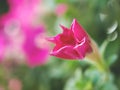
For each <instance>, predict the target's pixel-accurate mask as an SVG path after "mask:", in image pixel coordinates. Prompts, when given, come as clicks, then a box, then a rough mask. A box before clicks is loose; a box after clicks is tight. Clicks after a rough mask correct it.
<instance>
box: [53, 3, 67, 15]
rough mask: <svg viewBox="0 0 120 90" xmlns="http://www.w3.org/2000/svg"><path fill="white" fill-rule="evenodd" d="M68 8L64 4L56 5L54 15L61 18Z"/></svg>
mask: <svg viewBox="0 0 120 90" xmlns="http://www.w3.org/2000/svg"><path fill="white" fill-rule="evenodd" d="M67 9H68V6H67V5H66V4H58V5H57V7H56V8H55V14H56V15H57V16H62V15H63V14H65V12H66V11H67Z"/></svg>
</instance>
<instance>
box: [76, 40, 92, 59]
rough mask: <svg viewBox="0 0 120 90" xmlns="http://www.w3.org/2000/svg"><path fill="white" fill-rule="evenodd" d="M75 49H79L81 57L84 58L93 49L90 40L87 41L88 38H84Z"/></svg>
mask: <svg viewBox="0 0 120 90" xmlns="http://www.w3.org/2000/svg"><path fill="white" fill-rule="evenodd" d="M74 49H75V50H76V51H77V53H78V54H79V56H80V57H81V59H83V58H84V57H85V55H86V54H87V53H90V52H91V51H92V48H91V46H90V42H89V41H87V38H83V40H82V42H81V43H80V44H78V45H76V46H75V47H74Z"/></svg>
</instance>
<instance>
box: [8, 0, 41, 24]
mask: <svg viewBox="0 0 120 90" xmlns="http://www.w3.org/2000/svg"><path fill="white" fill-rule="evenodd" d="M40 1H41V0H8V3H9V7H10V10H9V12H10V13H11V15H12V16H13V17H14V18H17V20H18V21H19V22H20V23H22V24H30V23H31V21H33V20H34V19H33V17H36V8H37V6H38V5H39V2H40Z"/></svg>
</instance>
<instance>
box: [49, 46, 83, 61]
mask: <svg viewBox="0 0 120 90" xmlns="http://www.w3.org/2000/svg"><path fill="white" fill-rule="evenodd" d="M73 48H74V47H73V46H64V47H62V48H60V49H58V50H56V51H52V52H51V53H50V54H51V55H53V56H56V57H59V58H64V59H80V58H81V57H79V54H78V53H77V52H76V51H75V50H74V49H73Z"/></svg>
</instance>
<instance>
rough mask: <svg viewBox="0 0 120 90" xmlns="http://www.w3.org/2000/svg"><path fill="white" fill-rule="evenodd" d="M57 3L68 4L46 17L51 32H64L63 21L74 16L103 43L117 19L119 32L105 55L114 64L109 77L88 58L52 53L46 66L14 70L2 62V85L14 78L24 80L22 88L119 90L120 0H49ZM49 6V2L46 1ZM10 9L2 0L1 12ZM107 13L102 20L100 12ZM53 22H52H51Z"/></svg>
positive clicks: (23, 67) (0, 0)
mask: <svg viewBox="0 0 120 90" xmlns="http://www.w3.org/2000/svg"><path fill="white" fill-rule="evenodd" d="M46 1H47V2H51V3H53V5H54V6H57V5H58V4H60V3H65V4H67V5H68V10H67V12H66V13H65V14H64V15H63V16H60V17H58V16H56V15H55V14H54V10H51V12H50V13H49V14H48V15H46V16H45V17H44V22H45V24H46V26H47V32H48V34H49V35H51V36H52V35H55V34H56V33H58V32H61V31H60V30H61V29H60V27H59V24H63V25H65V26H67V27H69V26H70V24H71V22H72V20H73V18H76V19H77V20H78V21H79V23H81V25H82V26H83V27H84V28H85V29H86V31H87V32H88V33H89V34H90V36H91V37H92V38H93V39H94V40H95V41H96V42H97V43H98V45H99V46H101V45H102V43H103V42H104V41H105V40H106V39H107V38H108V37H109V36H111V35H112V34H113V33H111V34H107V30H108V28H109V27H111V26H112V25H113V23H114V22H115V21H117V23H118V26H117V28H116V30H115V31H114V32H117V34H118V36H117V38H116V39H115V40H114V41H110V42H109V44H108V45H107V47H106V50H105V59H106V62H107V64H108V65H109V67H110V71H111V73H109V75H108V78H110V79H109V80H105V75H104V73H100V72H99V71H98V70H97V69H96V68H95V67H93V66H91V65H89V64H88V63H86V62H85V61H65V60H61V59H58V58H55V57H50V58H49V62H48V63H47V64H46V65H44V66H39V67H36V68H28V67H27V66H25V65H20V66H19V65H18V66H15V67H13V66H12V70H11V71H10V72H8V71H6V69H5V68H4V66H2V65H1V66H0V85H3V86H4V87H6V88H7V85H8V82H7V81H8V77H7V76H8V74H10V75H9V77H10V78H18V79H19V80H21V82H22V85H23V87H22V88H23V89H22V90H119V89H120V70H119V68H120V65H119V64H120V0H51V1H49V0H46ZM46 7H47V5H46ZM7 11H8V6H7V3H6V0H0V14H3V13H5V12H7ZM101 14H103V15H106V18H105V19H104V20H101V18H100V15H101ZM51 22H52V23H51Z"/></svg>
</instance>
